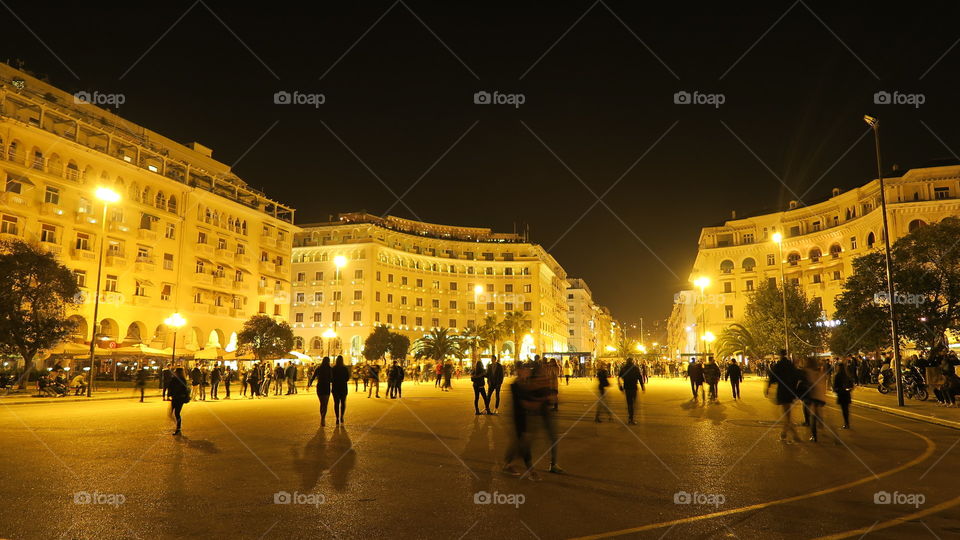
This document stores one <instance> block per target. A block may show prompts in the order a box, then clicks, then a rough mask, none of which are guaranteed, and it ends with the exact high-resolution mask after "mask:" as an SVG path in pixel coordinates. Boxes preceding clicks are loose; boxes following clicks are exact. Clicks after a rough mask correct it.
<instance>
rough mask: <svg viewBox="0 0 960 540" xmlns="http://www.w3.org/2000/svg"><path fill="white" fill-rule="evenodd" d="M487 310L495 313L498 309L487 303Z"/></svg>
mask: <svg viewBox="0 0 960 540" xmlns="http://www.w3.org/2000/svg"><path fill="white" fill-rule="evenodd" d="M487 309H488V310H490V311H493V310H494V309H496V307H495V306H494V305H493V302H487Z"/></svg>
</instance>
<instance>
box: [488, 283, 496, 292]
mask: <svg viewBox="0 0 960 540" xmlns="http://www.w3.org/2000/svg"><path fill="white" fill-rule="evenodd" d="M487 292H494V291H493V283H488V284H487Z"/></svg>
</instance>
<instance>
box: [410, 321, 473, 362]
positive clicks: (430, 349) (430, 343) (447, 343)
mask: <svg viewBox="0 0 960 540" xmlns="http://www.w3.org/2000/svg"><path fill="white" fill-rule="evenodd" d="M414 351H415V352H414V355H415V356H416V357H417V358H432V359H434V360H436V361H437V362H443V361H444V360H446V359H447V357H450V356H455V357H459V356H462V354H463V348H462V346H461V343H460V339H459V338H458V337H457V336H456V335H454V334H452V333H451V332H450V329H449V328H437V329H435V330H434V331H433V332H432V333H430V334H426V335H425V336H423V337H422V338H420V339H418V340H417V341H416V342H415V343H414Z"/></svg>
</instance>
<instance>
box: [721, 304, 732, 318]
mask: <svg viewBox="0 0 960 540" xmlns="http://www.w3.org/2000/svg"><path fill="white" fill-rule="evenodd" d="M723 316H724V317H726V318H727V319H732V318H733V306H723Z"/></svg>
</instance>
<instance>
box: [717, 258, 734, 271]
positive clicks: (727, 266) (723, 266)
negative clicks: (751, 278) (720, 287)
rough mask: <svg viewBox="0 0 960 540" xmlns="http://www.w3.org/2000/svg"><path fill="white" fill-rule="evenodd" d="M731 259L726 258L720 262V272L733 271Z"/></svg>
mask: <svg viewBox="0 0 960 540" xmlns="http://www.w3.org/2000/svg"><path fill="white" fill-rule="evenodd" d="M733 266H734V265H733V261H731V260H729V259H727V260H725V261H723V262H722V263H720V273H721V274H732V273H733Z"/></svg>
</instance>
